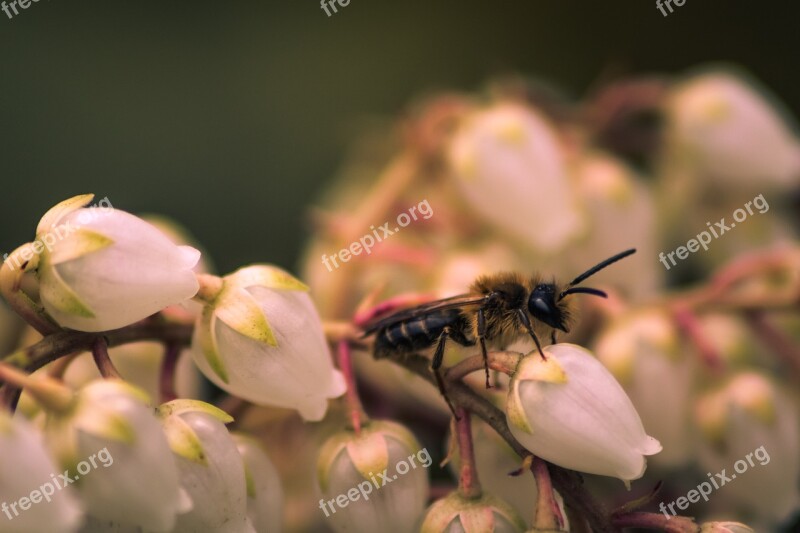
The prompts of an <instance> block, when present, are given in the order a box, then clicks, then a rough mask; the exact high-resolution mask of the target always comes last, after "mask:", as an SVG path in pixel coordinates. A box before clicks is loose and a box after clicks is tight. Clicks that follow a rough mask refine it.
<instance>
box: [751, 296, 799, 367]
mask: <svg viewBox="0 0 800 533" xmlns="http://www.w3.org/2000/svg"><path fill="white" fill-rule="evenodd" d="M745 318H746V319H747V324H748V325H749V326H750V329H752V330H753V332H755V334H756V335H758V337H759V338H760V339H761V340H762V341H763V342H764V344H766V345H767V346H769V348H770V350H772V351H773V352H774V353H775V354H776V355H778V356H779V357H780V358H781V359H782V360H783V361H784V363H786V364H787V365H788V366H789V367H790V368H791V369H792V371H794V374H795V376H797V377H800V349H798V348H797V346H795V344H794V343H793V342H792V340H791V339H790V338H789V337H788V336H787V335H786V333H784V332H783V331H781V330H780V329H778V328H777V327H775V325H774V324H773V323H772V322H770V320H769V319H768V318H767V316H766V314H765V313H764V312H763V311H750V312H748V313H746V314H745Z"/></svg>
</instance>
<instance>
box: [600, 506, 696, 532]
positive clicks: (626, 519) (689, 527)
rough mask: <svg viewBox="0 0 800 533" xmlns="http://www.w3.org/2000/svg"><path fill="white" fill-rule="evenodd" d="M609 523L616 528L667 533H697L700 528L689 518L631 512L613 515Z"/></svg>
mask: <svg viewBox="0 0 800 533" xmlns="http://www.w3.org/2000/svg"><path fill="white" fill-rule="evenodd" d="M611 523H613V524H614V525H615V526H617V527H640V528H645V529H657V530H659V531H667V532H669V533H697V532H698V531H700V528H699V527H698V526H697V524H696V523H695V522H694V520H692V519H691V518H687V517H685V516H667V515H665V514H663V513H644V512H638V511H637V512H632V513H623V514H618V515H615V516H613V517H612V518H611Z"/></svg>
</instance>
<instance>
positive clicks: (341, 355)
mask: <svg viewBox="0 0 800 533" xmlns="http://www.w3.org/2000/svg"><path fill="white" fill-rule="evenodd" d="M336 360H337V363H338V364H339V370H341V372H342V375H343V376H344V381H345V383H346V384H347V392H346V393H345V402H346V403H347V410H348V413H349V416H350V423H351V424H352V426H353V431H354V432H355V434H356V435H361V426H362V424H363V423H364V422H366V418H367V416H366V414H365V412H364V407H363V406H362V405H361V400H359V398H358V388H357V385H356V376H355V373H354V372H353V360H352V351H351V349H350V345H349V344H348V342H347V341H346V340H341V341H339V343H338V344H337V347H336Z"/></svg>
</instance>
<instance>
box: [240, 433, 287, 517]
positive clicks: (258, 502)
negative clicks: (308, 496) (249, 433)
mask: <svg viewBox="0 0 800 533" xmlns="http://www.w3.org/2000/svg"><path fill="white" fill-rule="evenodd" d="M233 437H234V440H235V441H236V446H237V447H238V448H239V453H241V455H242V459H243V460H244V464H245V468H246V469H247V474H248V475H249V480H250V482H251V483H252V488H253V490H254V494H252V495H251V494H248V496H247V515H248V517H249V518H250V521H251V522H252V523H253V526H254V527H255V529H256V530H257V531H270V532H275V533H277V532H279V531H280V530H281V524H282V523H283V520H282V514H283V489H282V488H281V480H280V478H279V477H278V472H277V470H276V469H275V466H274V465H273V464H272V461H270V459H269V457H268V456H267V454H266V453H265V452H264V450H263V449H262V448H261V446H260V444H259V443H258V442H257V441H255V440H254V439H253V438H251V437H246V436H243V435H233Z"/></svg>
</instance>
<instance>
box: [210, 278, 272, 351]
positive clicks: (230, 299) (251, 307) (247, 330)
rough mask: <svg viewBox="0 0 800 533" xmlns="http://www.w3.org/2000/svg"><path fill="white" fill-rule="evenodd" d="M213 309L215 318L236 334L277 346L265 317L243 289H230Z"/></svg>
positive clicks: (251, 297)
mask: <svg viewBox="0 0 800 533" xmlns="http://www.w3.org/2000/svg"><path fill="white" fill-rule="evenodd" d="M214 308H215V311H214V312H215V313H216V316H217V318H218V319H219V320H221V321H222V322H224V323H225V324H227V325H228V326H229V327H230V328H231V329H233V330H234V331H236V332H237V333H241V334H242V335H244V336H245V337H248V338H250V339H253V340H254V341H257V342H263V343H264V344H267V345H269V346H277V345H278V341H277V340H276V339H275V334H274V333H273V332H272V328H271V327H270V325H269V322H268V321H267V317H265V316H264V313H263V312H262V311H261V307H259V305H258V302H256V299H255V298H253V296H252V295H251V294H250V293H249V292H247V291H246V290H245V289H240V288H233V287H231V288H230V289H228V290H227V291H225V292H224V293H223V295H222V298H221V299H220V301H219V302H218V303H217V304H216V305H215V306H214Z"/></svg>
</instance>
